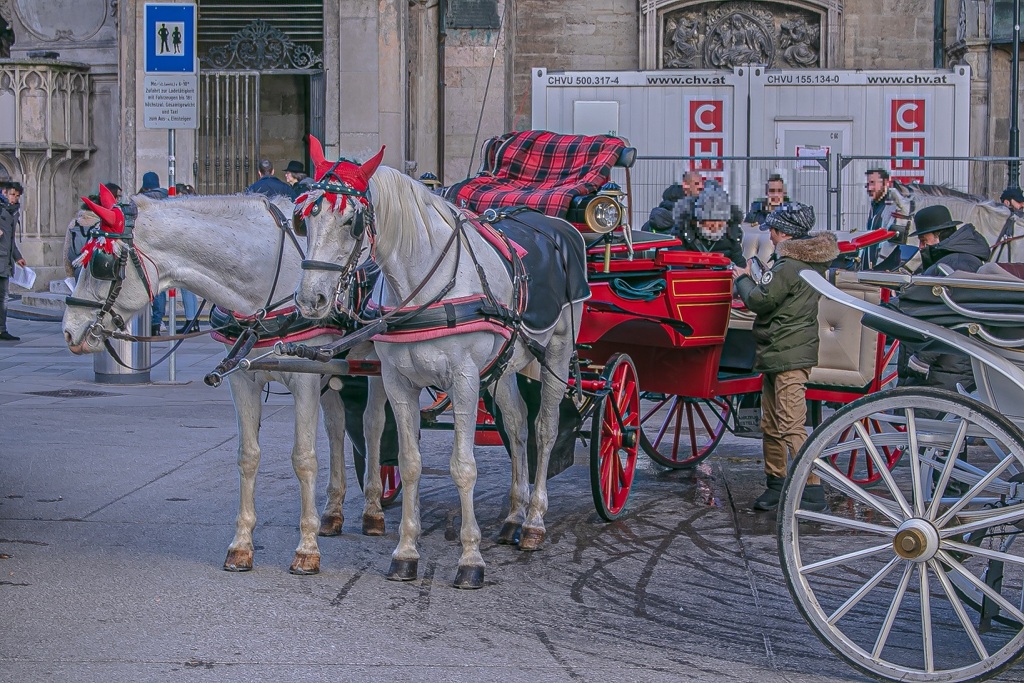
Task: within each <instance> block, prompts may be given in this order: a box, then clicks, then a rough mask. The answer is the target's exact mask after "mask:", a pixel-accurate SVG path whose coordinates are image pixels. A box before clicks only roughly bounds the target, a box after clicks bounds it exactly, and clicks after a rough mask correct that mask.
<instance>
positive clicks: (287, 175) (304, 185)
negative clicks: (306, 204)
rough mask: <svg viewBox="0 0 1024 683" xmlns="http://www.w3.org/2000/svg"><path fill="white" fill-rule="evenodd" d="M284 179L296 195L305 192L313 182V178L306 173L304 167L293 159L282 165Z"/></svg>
mask: <svg viewBox="0 0 1024 683" xmlns="http://www.w3.org/2000/svg"><path fill="white" fill-rule="evenodd" d="M284 181H285V182H286V183H288V184H289V185H291V187H292V190H293V191H294V192H295V195H296V196H298V195H300V194H302V193H303V192H306V191H307V190H308V189H309V186H310V185H312V184H313V179H312V178H310V177H309V176H308V175H306V167H305V166H304V165H303V164H302V162H301V161H296V160H294V159H292V160H291V161H289V162H288V165H287V166H285V167H284Z"/></svg>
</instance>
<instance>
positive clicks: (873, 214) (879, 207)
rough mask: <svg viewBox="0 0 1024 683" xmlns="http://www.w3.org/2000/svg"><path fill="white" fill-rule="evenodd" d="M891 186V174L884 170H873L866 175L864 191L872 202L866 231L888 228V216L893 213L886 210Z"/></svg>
mask: <svg viewBox="0 0 1024 683" xmlns="http://www.w3.org/2000/svg"><path fill="white" fill-rule="evenodd" d="M891 185H892V181H891V180H889V172H888V171H886V170H885V169H884V168H872V169H869V170H868V171H867V172H866V173H865V174H864V189H865V190H866V191H867V194H868V199H870V200H871V207H870V210H869V211H868V222H867V225H866V226H865V228H864V229H865V230H868V231H871V230H878V229H880V228H884V227H886V225H887V224H888V223H889V222H890V216H889V215H888V214H890V213H892V212H891V211H886V208H887V207H888V205H889V201H888V200H889V187H890V186H891Z"/></svg>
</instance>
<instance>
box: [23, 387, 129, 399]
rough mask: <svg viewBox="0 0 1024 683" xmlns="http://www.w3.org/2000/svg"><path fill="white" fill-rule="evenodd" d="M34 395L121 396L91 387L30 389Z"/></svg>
mask: <svg viewBox="0 0 1024 683" xmlns="http://www.w3.org/2000/svg"><path fill="white" fill-rule="evenodd" d="M26 393H27V394H30V395H32V396H47V397H50V398H98V397H100V396H120V394H111V393H108V392H105V391H91V390H89V389H55V390H53V391H28V392H26Z"/></svg>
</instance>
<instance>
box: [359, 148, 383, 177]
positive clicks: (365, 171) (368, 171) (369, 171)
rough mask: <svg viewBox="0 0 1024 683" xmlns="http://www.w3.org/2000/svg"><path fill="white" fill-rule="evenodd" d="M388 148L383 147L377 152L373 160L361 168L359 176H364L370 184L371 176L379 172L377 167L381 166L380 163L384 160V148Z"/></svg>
mask: <svg viewBox="0 0 1024 683" xmlns="http://www.w3.org/2000/svg"><path fill="white" fill-rule="evenodd" d="M386 146H387V145H381V147H380V151H379V152H377V154H375V155H374V157H373V158H372V159H370V160H369V161H367V162H366V163H365V164H363V165H362V166H360V167H359V175H360V176H362V178H363V180H364V181H366V182H370V176H372V175H373V174H374V173H375V172H376V171H377V167H378V166H380V162H381V161H383V160H384V148H385V147H386Z"/></svg>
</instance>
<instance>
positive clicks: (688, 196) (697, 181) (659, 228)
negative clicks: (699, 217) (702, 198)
mask: <svg viewBox="0 0 1024 683" xmlns="http://www.w3.org/2000/svg"><path fill="white" fill-rule="evenodd" d="M703 189H704V176H702V175H701V174H700V173H699V172H697V171H687V172H686V173H684V174H683V177H682V180H681V181H680V182H678V183H672V184H671V185H669V186H668V187H666V188H665V190H664V191H663V192H662V193H661V203H659V204H658V205H657V206H656V207H654V208H653V209H651V215H650V217H649V219H648V221H647V222H646V223H644V225H643V227H642V228H640V229H641V230H643V231H646V232H655V233H665V232H669V233H671V232H677V228H676V219H677V218H678V217H679V216H680V215H687V216H692V215H693V203H694V202H695V201H696V200H697V196H698V195H700V193H701V191H702V190H703ZM680 202H681V203H682V204H680ZM692 227H694V228H695V227H696V226H692Z"/></svg>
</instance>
